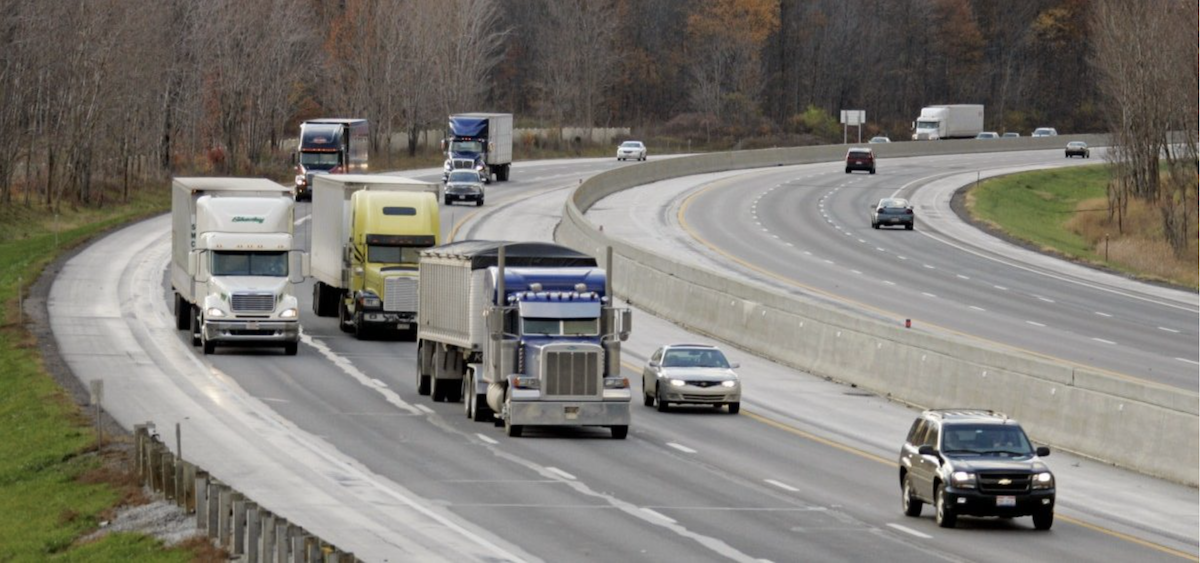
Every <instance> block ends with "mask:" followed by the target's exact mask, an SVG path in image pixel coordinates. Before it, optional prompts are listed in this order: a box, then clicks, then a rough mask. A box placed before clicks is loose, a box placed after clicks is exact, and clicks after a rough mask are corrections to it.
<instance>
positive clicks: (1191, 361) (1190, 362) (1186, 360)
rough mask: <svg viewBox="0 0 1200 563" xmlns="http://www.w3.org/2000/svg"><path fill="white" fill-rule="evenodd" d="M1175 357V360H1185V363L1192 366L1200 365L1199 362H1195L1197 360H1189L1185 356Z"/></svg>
mask: <svg viewBox="0 0 1200 563" xmlns="http://www.w3.org/2000/svg"><path fill="white" fill-rule="evenodd" d="M1175 359H1176V360H1179V361H1181V362H1187V363H1189V364H1192V365H1194V366H1200V362H1197V361H1194V360H1189V359H1187V358H1175Z"/></svg>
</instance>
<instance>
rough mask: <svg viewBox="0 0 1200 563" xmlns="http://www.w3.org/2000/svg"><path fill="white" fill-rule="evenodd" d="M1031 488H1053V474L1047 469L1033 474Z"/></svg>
mask: <svg viewBox="0 0 1200 563" xmlns="http://www.w3.org/2000/svg"><path fill="white" fill-rule="evenodd" d="M1033 488H1034V489H1053V488H1054V475H1052V474H1051V473H1050V472H1049V471H1047V472H1045V473H1038V474H1036V475H1034V476H1033Z"/></svg>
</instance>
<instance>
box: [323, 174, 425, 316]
mask: <svg viewBox="0 0 1200 563" xmlns="http://www.w3.org/2000/svg"><path fill="white" fill-rule="evenodd" d="M437 196H438V185H437V184H433V183H430V182H421V181H418V180H412V179H409V178H402V177H398V176H376V175H370V176H368V175H365V174H336V175H334V174H325V175H318V176H316V177H314V178H313V206H312V227H311V228H312V243H311V248H312V273H313V277H315V278H316V283H315V284H313V312H314V313H316V314H317V316H321V317H332V316H337V317H338V325H339V326H340V328H341V329H342V330H343V331H345V332H352V333H354V335H355V336H357V337H358V338H359V339H362V338H366V337H368V336H369V335H371V334H373V333H385V332H396V331H399V332H401V333H404V334H406V335H412V334H416V331H417V326H416V319H417V262H418V260H419V259H420V255H419V253H420V251H421V250H423V249H425V248H429V247H431V246H436V245H437V244H438V241H439V240H440V235H441V223H440V219H439V215H438V213H439V212H438V203H437Z"/></svg>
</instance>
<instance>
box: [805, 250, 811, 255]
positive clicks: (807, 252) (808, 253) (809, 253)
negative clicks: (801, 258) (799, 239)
mask: <svg viewBox="0 0 1200 563" xmlns="http://www.w3.org/2000/svg"><path fill="white" fill-rule="evenodd" d="M804 253H805V254H807V255H809V256H812V252H809V251H807V250H805V251H804Z"/></svg>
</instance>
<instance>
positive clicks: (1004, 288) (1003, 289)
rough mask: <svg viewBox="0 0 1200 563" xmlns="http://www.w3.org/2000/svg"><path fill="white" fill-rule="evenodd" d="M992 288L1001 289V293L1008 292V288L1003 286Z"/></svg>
mask: <svg viewBox="0 0 1200 563" xmlns="http://www.w3.org/2000/svg"><path fill="white" fill-rule="evenodd" d="M992 287H994V288H996V289H999V290H1000V291H1008V288H1007V287H1004V286H1002V285H993V286H992Z"/></svg>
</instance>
